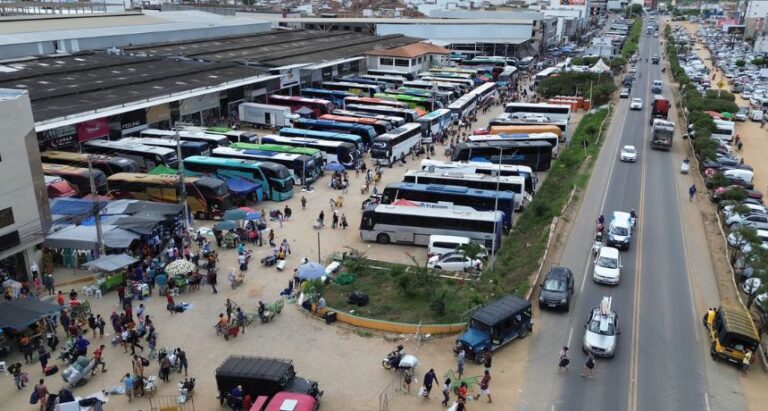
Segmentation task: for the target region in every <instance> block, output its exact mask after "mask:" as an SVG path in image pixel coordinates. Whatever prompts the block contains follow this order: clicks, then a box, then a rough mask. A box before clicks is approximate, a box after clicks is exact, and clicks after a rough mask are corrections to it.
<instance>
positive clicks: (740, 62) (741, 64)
mask: <svg viewBox="0 0 768 411" xmlns="http://www.w3.org/2000/svg"><path fill="white" fill-rule="evenodd" d="M746 65H747V62H746V61H744V60H742V59H738V60H736V67H744V66H746Z"/></svg>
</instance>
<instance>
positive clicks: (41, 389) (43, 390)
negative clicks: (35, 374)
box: [35, 378, 49, 411]
mask: <svg viewBox="0 0 768 411" xmlns="http://www.w3.org/2000/svg"><path fill="white" fill-rule="evenodd" d="M35 391H36V392H37V397H38V398H39V400H38V401H39V402H40V411H45V409H46V408H47V407H48V394H49V393H48V387H46V386H45V380H44V379H42V378H41V379H40V381H39V382H38V383H37V385H35Z"/></svg>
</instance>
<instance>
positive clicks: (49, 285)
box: [43, 273, 54, 295]
mask: <svg viewBox="0 0 768 411" xmlns="http://www.w3.org/2000/svg"><path fill="white" fill-rule="evenodd" d="M43 286H45V289H46V290H48V295H53V287H54V281H53V276H52V275H51V274H50V273H45V274H44V275H43Z"/></svg>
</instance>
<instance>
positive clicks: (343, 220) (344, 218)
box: [341, 213, 349, 230]
mask: <svg viewBox="0 0 768 411" xmlns="http://www.w3.org/2000/svg"><path fill="white" fill-rule="evenodd" d="M347 227H349V223H347V215H346V214H344V213H341V228H342V229H344V230H346V229H347Z"/></svg>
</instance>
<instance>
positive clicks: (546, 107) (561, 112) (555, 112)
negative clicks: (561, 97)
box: [504, 103, 571, 121]
mask: <svg viewBox="0 0 768 411" xmlns="http://www.w3.org/2000/svg"><path fill="white" fill-rule="evenodd" d="M504 111H505V112H507V113H525V114H538V115H540V116H542V117H549V118H551V119H560V120H565V121H569V120H570V119H571V106H569V105H567V104H547V103H509V104H507V105H506V106H504Z"/></svg>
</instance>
